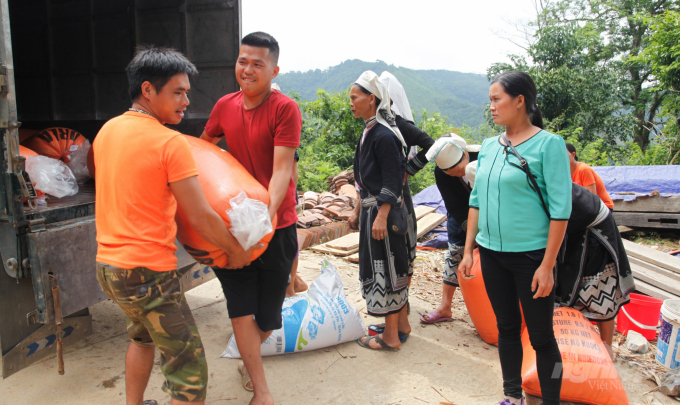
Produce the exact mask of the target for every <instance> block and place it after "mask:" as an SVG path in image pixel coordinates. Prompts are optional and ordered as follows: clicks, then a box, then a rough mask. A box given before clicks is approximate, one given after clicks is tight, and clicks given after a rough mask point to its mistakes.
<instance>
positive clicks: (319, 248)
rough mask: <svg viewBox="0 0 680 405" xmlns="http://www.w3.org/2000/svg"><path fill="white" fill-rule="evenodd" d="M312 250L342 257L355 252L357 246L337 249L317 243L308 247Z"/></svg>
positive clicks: (357, 249)
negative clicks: (348, 248) (349, 248)
mask: <svg viewBox="0 0 680 405" xmlns="http://www.w3.org/2000/svg"><path fill="white" fill-rule="evenodd" d="M310 249H311V250H312V252H317V253H325V254H329V255H333V256H338V257H344V256H349V255H351V254H353V253H356V252H358V251H359V246H357V248H356V249H353V250H339V249H332V248H329V247H328V246H326V244H323V245H317V246H312V247H311V248H310Z"/></svg>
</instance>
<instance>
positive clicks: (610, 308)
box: [574, 262, 630, 321]
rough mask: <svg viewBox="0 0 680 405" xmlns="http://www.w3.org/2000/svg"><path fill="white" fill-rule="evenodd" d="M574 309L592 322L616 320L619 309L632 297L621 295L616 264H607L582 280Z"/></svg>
mask: <svg viewBox="0 0 680 405" xmlns="http://www.w3.org/2000/svg"><path fill="white" fill-rule="evenodd" d="M577 294H578V297H577V298H576V302H575V303H574V309H576V310H578V311H580V312H581V313H582V314H583V315H584V316H585V317H586V318H588V319H590V320H591V321H608V320H611V319H614V317H615V316H616V315H617V314H618V313H619V309H621V307H622V306H623V305H624V304H627V303H628V302H629V301H630V296H628V295H627V296H623V295H621V289H620V288H619V275H618V274H617V272H616V263H613V262H612V263H609V264H607V265H606V266H605V267H604V269H603V270H602V271H601V272H599V273H597V274H595V275H593V276H585V277H583V278H582V279H581V286H580V287H579V290H578V293H577Z"/></svg>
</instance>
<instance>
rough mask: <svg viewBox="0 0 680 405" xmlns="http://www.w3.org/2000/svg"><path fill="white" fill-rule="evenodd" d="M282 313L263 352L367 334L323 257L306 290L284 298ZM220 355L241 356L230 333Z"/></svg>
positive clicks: (320, 345)
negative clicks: (277, 325)
mask: <svg viewBox="0 0 680 405" xmlns="http://www.w3.org/2000/svg"><path fill="white" fill-rule="evenodd" d="M281 315H282V317H283V328H281V329H277V330H275V331H274V332H272V334H271V336H269V339H267V340H266V341H265V342H264V343H262V346H261V353H262V356H273V355H276V354H284V353H295V352H306V351H310V350H316V349H321V348H324V347H329V346H334V345H337V344H340V343H345V342H351V341H353V340H357V339H359V338H361V337H363V336H365V335H366V331H365V329H364V322H363V320H362V319H361V315H359V311H358V310H357V309H356V308H354V307H352V306H351V305H350V304H349V303H348V302H347V297H346V296H345V290H344V288H343V285H342V280H340V275H339V274H338V272H337V270H336V269H335V266H333V264H332V263H331V262H329V261H328V260H325V259H324V261H323V263H322V264H321V275H320V276H319V277H318V278H317V279H316V280H314V282H313V283H312V285H311V286H310V287H309V290H307V291H306V292H304V293H302V294H298V295H296V296H295V297H290V298H286V300H285V301H284V302H283V309H282V310H281ZM222 357H227V358H231V359H238V358H241V355H240V354H239V352H238V348H237V347H236V339H235V338H234V336H233V335H232V336H231V338H230V339H229V343H228V344H227V348H226V350H225V351H224V353H222Z"/></svg>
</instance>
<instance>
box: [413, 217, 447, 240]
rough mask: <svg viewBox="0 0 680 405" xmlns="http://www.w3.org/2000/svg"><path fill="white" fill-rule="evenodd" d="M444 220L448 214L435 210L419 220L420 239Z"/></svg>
mask: <svg viewBox="0 0 680 405" xmlns="http://www.w3.org/2000/svg"><path fill="white" fill-rule="evenodd" d="M444 221H446V215H444V214H437V213H436V212H433V213H431V214H427V215H425V216H424V217H423V218H421V219H420V220H419V221H418V239H420V238H422V237H423V236H425V234H427V233H428V232H430V231H431V230H433V229H434V228H436V227H438V226H439V225H440V224H441V223H442V222H444Z"/></svg>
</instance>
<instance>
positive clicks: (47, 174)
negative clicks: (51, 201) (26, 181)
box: [26, 156, 78, 198]
mask: <svg viewBox="0 0 680 405" xmlns="http://www.w3.org/2000/svg"><path fill="white" fill-rule="evenodd" d="M26 172H27V173H28V175H29V176H30V177H31V181H32V182H33V183H34V184H35V188H36V190H40V191H42V192H43V193H45V194H49V195H51V196H54V197H57V198H61V197H67V196H72V195H75V194H76V193H77V192H78V183H77V182H76V178H75V176H74V175H73V172H71V169H69V167H68V166H66V164H65V163H64V162H62V161H61V160H57V159H52V158H48V157H47V156H29V157H27V158H26Z"/></svg>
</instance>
